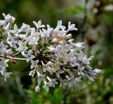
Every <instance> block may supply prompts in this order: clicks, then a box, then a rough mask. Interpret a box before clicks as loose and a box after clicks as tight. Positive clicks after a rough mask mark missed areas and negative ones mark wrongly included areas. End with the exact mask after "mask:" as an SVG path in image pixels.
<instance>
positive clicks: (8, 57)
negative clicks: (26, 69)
mask: <svg viewBox="0 0 113 104" xmlns="http://www.w3.org/2000/svg"><path fill="white" fill-rule="evenodd" d="M0 58H6V59H13V60H18V61H26V60H27V59H25V58H17V57H12V56H0Z"/></svg>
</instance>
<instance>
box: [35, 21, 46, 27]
mask: <svg viewBox="0 0 113 104" xmlns="http://www.w3.org/2000/svg"><path fill="white" fill-rule="evenodd" d="M33 23H34V25H35V26H36V28H37V29H39V28H43V27H45V25H42V22H41V20H39V21H38V23H37V22H35V21H33Z"/></svg>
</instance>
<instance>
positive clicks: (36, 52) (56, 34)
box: [0, 14, 101, 92]
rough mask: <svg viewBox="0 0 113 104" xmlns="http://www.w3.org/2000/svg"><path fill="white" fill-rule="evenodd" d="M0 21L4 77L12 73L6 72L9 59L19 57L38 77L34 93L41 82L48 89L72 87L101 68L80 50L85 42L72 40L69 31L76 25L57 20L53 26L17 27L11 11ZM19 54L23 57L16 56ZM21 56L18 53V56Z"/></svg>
mask: <svg viewBox="0 0 113 104" xmlns="http://www.w3.org/2000/svg"><path fill="white" fill-rule="evenodd" d="M3 16H4V20H0V73H1V74H2V75H3V76H4V78H5V80H6V78H7V77H9V76H10V74H11V72H7V71H6V67H8V62H15V60H22V61H26V62H29V63H30V68H31V71H30V72H29V76H31V77H34V76H37V77H38V82H37V86H36V88H35V90H36V92H39V91H40V85H41V83H43V87H44V88H46V90H47V91H48V90H49V88H50V87H55V86H56V85H59V86H61V87H64V88H65V87H66V86H68V87H72V86H75V85H77V83H78V82H80V81H82V78H83V77H86V78H88V79H89V80H90V81H92V82H93V81H94V79H95V77H96V75H97V74H99V73H100V72H101V70H100V69H93V68H92V67H91V66H90V62H91V60H92V59H93V56H91V57H89V58H88V57H87V56H86V55H85V54H84V53H83V48H85V47H84V43H80V42H78V43H74V42H73V40H74V39H72V35H71V34H69V31H74V30H77V28H76V27H75V24H71V22H68V27H67V28H66V27H65V26H63V25H62V21H58V23H57V26H56V28H52V27H51V26H50V25H47V26H45V25H43V24H42V23H41V21H38V22H35V21H33V23H34V25H35V27H30V25H27V24H25V23H23V24H22V26H21V27H20V28H18V26H17V25H16V24H14V21H15V18H14V17H12V16H11V15H10V14H8V15H5V14H3ZM19 54H21V56H22V57H18V55H19ZM19 56H20V55H19Z"/></svg>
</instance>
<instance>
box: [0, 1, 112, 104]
mask: <svg viewBox="0 0 113 104" xmlns="http://www.w3.org/2000/svg"><path fill="white" fill-rule="evenodd" d="M3 12H4V13H6V14H7V13H10V14H11V15H13V16H14V17H16V23H17V24H18V25H19V26H21V24H22V23H23V22H24V23H27V24H30V25H31V26H33V23H32V21H33V20H35V21H38V20H42V22H43V23H44V24H50V25H51V26H53V27H55V26H56V23H57V20H63V24H64V25H67V22H68V21H71V22H72V23H75V24H76V25H77V27H78V29H79V30H78V31H77V32H72V34H73V38H74V39H75V41H84V42H85V45H86V49H85V50H84V51H85V53H86V54H87V55H88V56H90V55H94V56H95V59H94V60H93V62H92V67H94V68H95V67H98V68H100V69H102V70H103V72H102V74H100V75H99V76H98V77H97V79H96V80H95V82H94V83H90V82H89V81H88V80H86V79H84V80H83V82H82V83H80V85H79V86H76V87H75V88H73V89H68V88H67V89H62V88H60V87H57V88H51V89H50V91H49V92H48V93H47V92H46V90H45V89H44V88H41V91H40V93H36V92H35V91H34V89H35V86H36V85H37V79H36V78H31V77H29V76H28V73H29V71H30V67H29V64H26V63H24V62H16V64H13V65H12V64H11V63H9V67H8V68H7V70H8V71H12V72H13V74H12V75H11V78H9V79H8V80H7V82H4V80H3V77H2V76H1V75H0V104H113V0H0V18H1V19H3V17H2V13H3Z"/></svg>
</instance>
